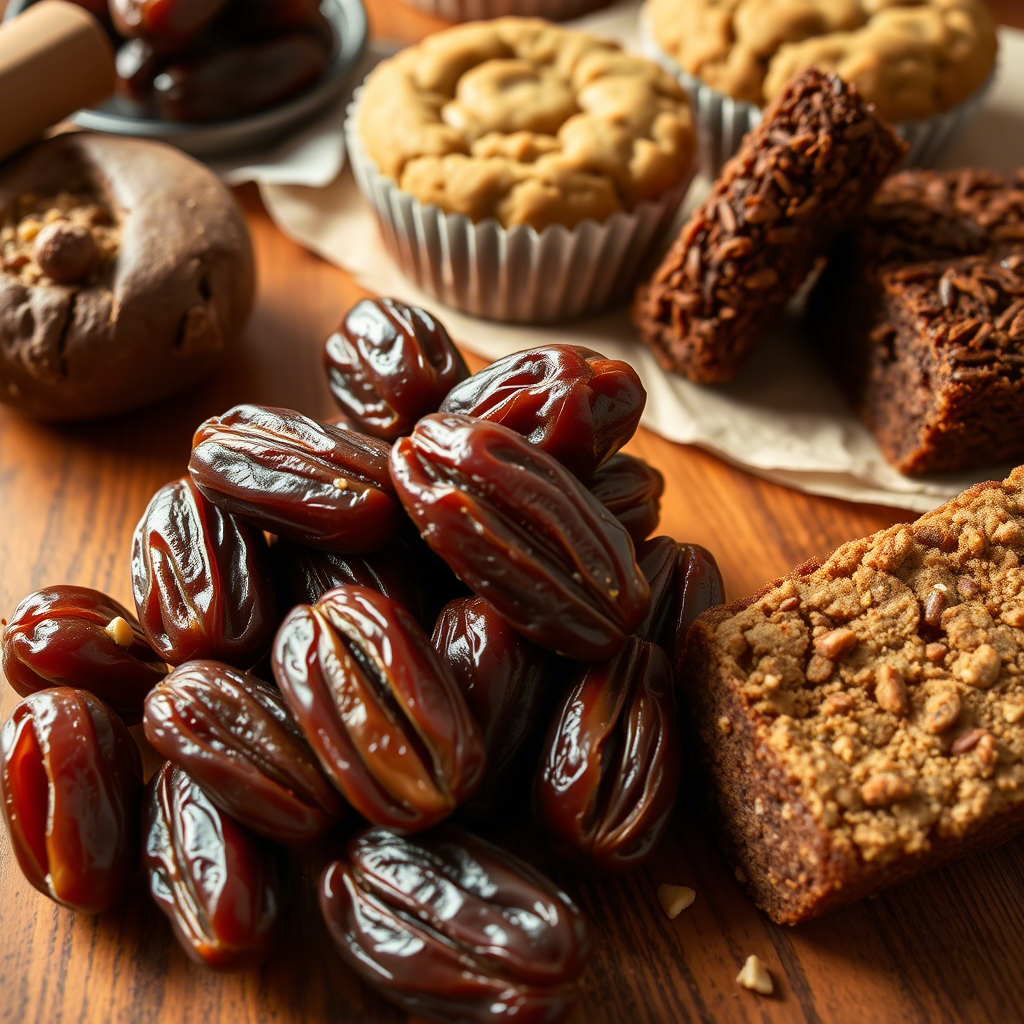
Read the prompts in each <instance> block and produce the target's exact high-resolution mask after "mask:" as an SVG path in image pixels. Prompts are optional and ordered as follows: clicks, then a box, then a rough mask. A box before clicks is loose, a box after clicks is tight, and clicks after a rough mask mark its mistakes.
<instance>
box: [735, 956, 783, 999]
mask: <svg viewBox="0 0 1024 1024" xmlns="http://www.w3.org/2000/svg"><path fill="white" fill-rule="evenodd" d="M736 981H737V982H738V983H739V984H740V985H742V986H743V987H744V988H748V989H750V991H751V992H759V993H760V994H761V995H763V996H770V995H771V994H772V993H773V992H774V991H775V985H774V984H773V983H772V976H771V975H770V974H769V973H768V968H767V967H765V965H764V964H763V963H761V961H760V960H759V959H758V958H757V955H756V954H754V953H751V954H750V956H748V957H747V960H746V963H744V965H743V968H742V970H741V971H740V973H739V974H737V975H736Z"/></svg>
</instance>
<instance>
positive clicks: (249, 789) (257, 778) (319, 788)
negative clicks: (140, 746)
mask: <svg viewBox="0 0 1024 1024" xmlns="http://www.w3.org/2000/svg"><path fill="white" fill-rule="evenodd" d="M144 724H145V730H146V739H147V740H149V742H150V743H151V744H152V746H153V748H154V749H155V750H156V752H157V753H158V754H160V755H161V756H162V757H166V758H167V759H168V760H169V761H173V762H174V763H175V764H176V765H178V766H179V767H180V768H184V769H185V771H187V772H188V773H189V775H190V776H191V777H192V778H193V779H194V780H195V781H196V782H198V783H199V785H201V786H202V787H203V789H204V790H205V792H206V794H207V796H209V798H210V799H211V800H212V801H213V802H214V803H215V804H216V805H217V806H218V807H220V808H221V810H224V811H226V812H227V813H228V814H230V815H231V816H232V817H233V818H235V819H236V820H237V821H238V822H239V823H241V824H242V825H245V826H246V827H247V828H250V829H252V831H253V832H256V833H257V834H258V835H261V836H264V837H265V838H267V839H274V840H277V841H278V842H282V843H303V842H308V841H310V840H312V839H316V838H317V837H319V836H321V835H322V834H323V833H324V832H325V831H326V830H327V829H328V828H329V827H330V826H331V825H333V824H334V822H336V821H337V820H338V818H339V817H340V816H341V814H342V811H343V809H344V803H343V801H342V799H341V797H340V796H339V795H338V792H337V790H335V788H334V787H333V786H332V785H331V784H330V782H328V780H327V779H326V778H325V776H324V774H323V772H322V771H321V770H320V765H319V763H318V761H317V759H316V757H315V756H314V754H313V751H312V750H310V749H309V744H308V743H306V740H305V738H304V737H303V735H302V731H301V730H300V729H299V727H298V725H297V724H296V723H295V720H294V719H293V718H292V715H291V712H290V711H289V710H288V706H287V705H286V704H285V701H284V698H283V697H282V696H281V694H280V693H279V692H278V691H277V690H275V689H274V687H272V686H268V685H267V684H266V683H263V682H261V681H260V680H259V679H257V678H256V677H255V676H251V675H249V674H248V673H245V672H240V671H238V670H237V669H233V668H231V667H229V666H228V665H222V664H221V663H220V662H216V661H189V662H186V663H185V664H184V665H180V666H179V667H178V668H176V669H175V670H174V671H173V672H172V673H171V674H170V675H169V676H168V677H167V678H166V679H165V680H164V681H163V682H162V683H160V685H159V686H157V687H156V688H155V689H154V690H153V691H152V692H151V693H150V694H149V696H148V697H147V698H146V715H145V722H144Z"/></svg>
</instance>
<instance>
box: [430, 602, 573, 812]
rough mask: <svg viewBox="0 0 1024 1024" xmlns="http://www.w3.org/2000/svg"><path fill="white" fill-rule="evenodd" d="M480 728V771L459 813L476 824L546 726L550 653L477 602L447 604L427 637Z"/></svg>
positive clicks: (498, 803)
mask: <svg viewBox="0 0 1024 1024" xmlns="http://www.w3.org/2000/svg"><path fill="white" fill-rule="evenodd" d="M432 642H433V644H434V647H435V649H436V650H437V652H438V654H440V655H441V657H442V658H443V659H444V660H445V661H446V662H447V664H448V667H449V668H450V669H451V670H452V674H453V675H454V676H455V679H456V681H457V682H458V684H459V686H460V687H461V688H462V692H463V694H464V695H465V697H466V700H467V702H468V704H469V708H470V710H471V711H472V712H473V715H474V717H475V718H476V720H477V722H478V723H479V724H480V728H481V729H482V730H483V734H484V745H485V746H486V748H487V772H486V774H485V776H484V782H483V785H482V786H481V788H480V791H479V792H478V793H477V794H476V795H475V796H474V797H473V798H472V800H470V802H469V804H468V805H467V807H466V808H465V810H466V811H468V812H470V813H471V814H473V815H474V816H475V817H480V816H481V815H488V816H490V815H491V814H493V813H495V812H497V813H500V812H501V811H502V810H504V809H506V807H507V797H508V794H509V791H510V790H511V789H512V788H513V785H514V783H515V780H516V776H517V775H518V770H519V768H520V767H521V763H520V755H521V754H522V753H524V751H525V748H526V746H527V744H528V743H529V741H530V739H531V738H533V737H534V736H535V735H536V734H537V733H538V732H539V733H541V734H543V732H544V731H545V729H546V727H547V718H546V717H545V710H546V708H547V705H548V696H549V692H550V691H551V689H552V679H551V676H552V662H553V661H554V660H555V659H553V658H552V657H551V654H550V652H549V651H546V650H544V648H542V647H538V646H537V645H536V644H534V643H531V642H530V641H529V640H527V639H526V638H525V637H523V636H521V635H520V634H519V633H517V632H516V631H515V630H514V629H513V628H512V627H511V626H510V625H509V624H508V623H507V622H506V621H505V620H504V619H503V618H502V617H501V616H500V615H499V614H498V613H497V612H496V611H495V610H494V608H493V607H492V606H491V605H490V604H489V603H488V602H487V601H485V600H484V599H483V598H482V597H466V598H461V599H459V600H456V601H452V602H451V603H450V604H448V605H446V606H445V607H444V608H443V609H442V610H441V614H440V616H439V617H438V620H437V624H436V625H435V626H434V635H433V638H432Z"/></svg>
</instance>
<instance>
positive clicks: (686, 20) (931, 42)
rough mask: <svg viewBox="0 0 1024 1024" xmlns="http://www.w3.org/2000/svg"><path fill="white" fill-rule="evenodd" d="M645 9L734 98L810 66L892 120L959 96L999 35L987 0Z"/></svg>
mask: <svg viewBox="0 0 1024 1024" xmlns="http://www.w3.org/2000/svg"><path fill="white" fill-rule="evenodd" d="M647 10H648V16H649V18H650V21H651V28H652V31H653V33H654V37H655V39H656V41H657V43H658V45H659V46H660V47H661V48H662V49H663V50H664V51H665V52H666V53H667V54H668V55H669V56H671V57H672V58H673V59H674V60H676V61H677V62H678V63H679V64H680V65H681V66H682V67H683V69H684V70H686V71H688V72H689V73H690V74H693V75H697V76H698V77H700V78H701V79H702V80H703V81H704V82H706V83H707V84H708V85H710V86H712V87H713V88H715V89H718V90H720V91H721V92H724V93H726V94H728V95H729V96H732V97H734V98H735V99H739V100H748V101H749V102H751V103H756V104H757V105H758V106H763V105H765V104H766V103H768V102H770V101H771V100H772V99H773V98H774V97H775V96H776V95H778V93H779V92H781V90H782V87H783V86H784V85H785V84H786V82H787V81H788V80H789V79H790V78H792V77H793V76H794V75H795V74H796V73H797V72H799V71H802V70H803V69H804V68H806V67H811V66H817V67H821V68H825V69H827V70H832V71H838V72H839V74H840V75H841V76H842V77H843V78H844V79H846V80H847V81H849V82H853V83H855V84H856V85H857V87H858V88H859V89H860V91H861V93H862V94H863V95H864V97H865V98H866V99H867V100H869V101H870V102H872V103H874V104H875V106H876V107H877V109H878V113H879V114H880V115H881V116H882V117H884V118H886V119H887V120H890V121H907V120H914V119H919V118H926V117H930V116H931V115H933V114H936V113H939V112H941V111H945V110H949V109H950V108H951V107H954V106H956V105H957V104H958V103H962V102H963V101H964V100H966V99H967V98H968V97H969V96H970V95H971V94H972V93H973V92H975V91H977V90H978V89H979V88H980V87H981V86H982V85H983V84H984V82H985V80H986V79H987V78H988V76H989V74H990V73H991V71H992V68H993V67H994V65H995V59H996V50H997V45H998V44H997V41H996V28H995V20H994V18H993V17H992V14H991V12H990V11H989V9H988V7H987V6H986V4H985V0H650V2H649V4H648V8H647Z"/></svg>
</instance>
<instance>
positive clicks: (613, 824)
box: [534, 637, 681, 871]
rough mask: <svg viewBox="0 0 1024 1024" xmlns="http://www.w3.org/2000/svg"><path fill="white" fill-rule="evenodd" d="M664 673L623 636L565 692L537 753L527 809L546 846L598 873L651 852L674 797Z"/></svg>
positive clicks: (677, 760)
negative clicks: (531, 808) (544, 836)
mask: <svg viewBox="0 0 1024 1024" xmlns="http://www.w3.org/2000/svg"><path fill="white" fill-rule="evenodd" d="M680 770H681V754H680V748H679V736H678V729H677V726H676V710H675V703H674V700H673V691H672V668H671V666H670V665H669V662H668V659H667V658H666V657H665V654H664V653H663V652H662V650H661V649H660V648H659V647H657V646H656V645H655V644H652V643H649V642H647V641H645V640H640V639H639V638H637V637H630V639H629V641H628V643H627V644H626V646H625V647H624V648H623V649H622V650H621V651H620V652H619V653H618V654H617V655H616V656H615V657H614V658H611V659H610V660H609V661H606V662H603V663H601V664H599V665H589V666H587V667H586V668H585V669H584V670H583V671H582V673H581V675H580V677H579V679H578V681H577V683H576V685H575V686H573V687H572V689H571V690H570V691H569V694H568V695H567V697H566V698H565V701H564V703H563V704H562V707H561V710H560V711H559V712H558V714H557V716H556V718H555V720H554V722H553V723H552V727H551V730H550V732H549V734H548V738H547V741H546V743H545V749H544V752H543V754H542V755H541V763H540V771H539V772H538V775H537V785H536V789H535V792H534V807H535V810H536V814H537V820H538V822H539V824H540V826H541V828H542V829H543V830H544V831H545V832H546V833H547V835H548V836H549V838H550V840H551V842H552V845H553V846H554V847H555V848H556V849H557V850H560V851H562V852H564V853H566V854H569V855H570V856H571V855H573V854H575V855H576V856H577V857H579V858H582V859H584V860H585V861H587V862H588V863H590V864H592V865H594V866H595V867H597V868H599V869H600V870H603V871H630V870H633V869H634V868H637V867H639V866H640V865H642V864H643V863H644V861H646V860H647V859H648V857H650V855H651V854H652V853H653V852H654V848H655V845H656V844H657V842H658V839H659V838H660V837H661V835H662V833H663V832H664V830H665V826H666V825H667V824H668V820H669V817H670V816H671V814H672V808H673V806H674V804H675V800H676V795H677V793H678V791H679V777H680Z"/></svg>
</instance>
